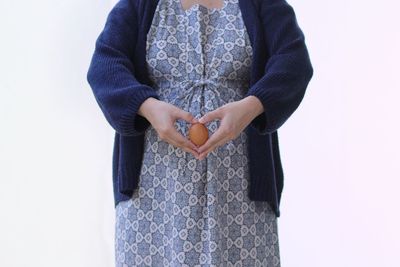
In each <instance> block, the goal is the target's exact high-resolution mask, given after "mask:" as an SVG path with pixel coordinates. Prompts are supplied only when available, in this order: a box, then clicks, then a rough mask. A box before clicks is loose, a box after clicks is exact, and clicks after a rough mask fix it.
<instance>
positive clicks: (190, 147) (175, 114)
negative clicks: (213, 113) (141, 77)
mask: <svg viewBox="0 0 400 267" xmlns="http://www.w3.org/2000/svg"><path fill="white" fill-rule="evenodd" d="M138 114H139V115H141V116H143V117H145V118H146V119H147V120H148V121H149V122H150V123H151V125H152V126H153V128H154V129H155V130H156V131H157V134H158V136H159V137H160V138H161V140H163V141H166V142H168V143H170V144H172V145H174V146H176V147H180V148H181V149H183V150H184V151H186V152H189V153H192V154H193V156H194V157H195V158H198V157H199V153H198V152H197V146H196V145H195V144H193V143H192V142H191V141H190V140H189V139H187V138H185V137H184V136H183V135H182V134H180V133H179V132H178V131H177V129H176V128H175V125H174V124H175V121H176V120H177V119H183V120H185V121H187V122H188V123H195V122H197V119H196V118H195V117H194V116H193V115H192V114H191V113H190V112H187V111H184V110H182V109H180V108H178V107H176V106H174V105H172V104H170V103H167V102H165V101H161V100H158V99H156V98H154V97H149V98H147V99H146V100H145V101H144V102H143V103H142V104H141V105H140V108H139V111H138Z"/></svg>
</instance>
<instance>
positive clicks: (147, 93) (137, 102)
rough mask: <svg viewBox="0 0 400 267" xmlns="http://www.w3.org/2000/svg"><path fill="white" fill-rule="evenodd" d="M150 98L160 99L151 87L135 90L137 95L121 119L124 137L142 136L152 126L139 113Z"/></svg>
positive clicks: (131, 98) (131, 100)
mask: <svg viewBox="0 0 400 267" xmlns="http://www.w3.org/2000/svg"><path fill="white" fill-rule="evenodd" d="M149 97H154V98H156V99H158V100H159V99H160V98H159V96H158V94H157V93H156V92H155V91H154V89H152V88H151V87H149V86H146V85H143V87H139V88H136V89H135V94H133V95H132V96H131V97H130V99H129V103H128V104H127V110H126V112H125V113H124V114H122V116H121V119H120V127H121V134H122V135H129V136H136V135H141V134H144V132H145V131H146V129H147V128H148V127H149V126H150V122H149V121H148V120H147V119H146V118H145V117H143V116H141V115H139V114H138V113H137V112H138V111H139V108H140V106H141V105H142V103H143V102H144V101H145V100H146V99H147V98H149Z"/></svg>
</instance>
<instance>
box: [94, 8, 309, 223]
mask: <svg viewBox="0 0 400 267" xmlns="http://www.w3.org/2000/svg"><path fill="white" fill-rule="evenodd" d="M157 4H158V0H119V2H118V3H116V5H115V6H114V7H113V8H112V9H111V11H110V13H109V14H108V16H107V20H106V23H105V26H104V29H103V30H102V31H101V33H100V35H99V36H98V38H97V40H96V43H95V49H94V53H93V57H92V59H91V62H90V66H89V70H88V73H87V80H88V83H89V85H90V87H91V88H92V91H93V93H94V96H95V99H96V101H97V103H98V105H99V107H100V109H101V111H102V112H103V114H104V116H105V118H106V120H107V121H108V123H109V124H110V125H111V126H112V127H113V129H114V130H115V137H114V148H113V158H112V162H113V174H112V176H113V189H114V191H113V192H114V200H115V202H114V204H115V206H116V205H117V204H118V202H120V201H121V200H127V199H129V198H130V197H132V193H133V191H134V190H135V189H136V188H137V187H138V181H139V179H138V178H139V175H140V170H141V165H142V159H143V151H144V150H143V148H144V147H143V145H144V132H145V130H146V129H147V127H149V125H150V123H149V121H147V120H146V119H145V118H144V117H142V116H141V115H139V114H137V111H138V109H139V107H140V105H141V104H142V102H143V101H144V100H146V99H147V98H148V97H154V98H156V99H159V97H158V95H157V94H156V92H155V90H154V89H153V88H152V87H151V82H150V80H149V77H148V75H147V72H146V71H147V69H146V61H145V55H146V50H145V49H146V35H147V32H148V30H149V28H150V25H151V22H152V18H153V15H154V11H155V8H156V6H157ZM239 6H240V9H241V12H242V16H243V19H244V23H245V26H246V29H247V31H248V33H249V37H250V41H251V45H252V47H253V64H252V66H251V77H250V86H249V89H248V92H247V94H246V96H249V95H253V96H256V97H258V98H259V99H260V100H261V102H262V104H263V106H264V112H263V113H261V114H260V115H258V116H257V117H256V118H254V120H253V121H252V122H251V123H250V124H249V125H248V126H247V127H246V128H245V131H246V133H247V135H248V152H249V172H250V184H249V191H248V196H249V198H250V199H251V200H254V201H268V202H269V204H270V205H271V207H272V209H273V210H274V212H275V214H276V216H277V217H279V216H280V209H279V204H280V200H281V194H282V189H283V170H282V164H281V159H280V154H279V145H278V133H277V130H278V128H279V127H280V126H282V125H283V123H284V122H285V121H286V120H287V119H288V118H289V117H290V116H291V114H292V113H293V112H294V111H295V110H296V109H297V107H298V106H299V104H300V102H301V101H302V99H303V97H304V94H305V90H306V88H307V86H308V83H309V81H310V80H311V77H312V75H313V68H312V65H311V62H310V57H309V54H308V51H307V47H306V44H305V37H304V34H303V32H302V30H301V29H300V27H299V25H298V23H297V19H296V15H295V12H294V10H293V8H292V6H291V5H289V4H288V3H287V2H286V1H285V0H239Z"/></svg>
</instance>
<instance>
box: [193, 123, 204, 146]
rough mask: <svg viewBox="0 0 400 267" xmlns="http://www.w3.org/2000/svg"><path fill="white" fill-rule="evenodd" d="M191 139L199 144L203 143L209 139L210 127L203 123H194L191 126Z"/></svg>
mask: <svg viewBox="0 0 400 267" xmlns="http://www.w3.org/2000/svg"><path fill="white" fill-rule="evenodd" d="M189 139H190V141H192V142H193V144H195V145H197V146H201V145H203V144H204V143H205V142H206V141H207V139H208V129H207V127H206V126H204V124H203V123H200V122H197V123H193V124H192V126H190V128H189Z"/></svg>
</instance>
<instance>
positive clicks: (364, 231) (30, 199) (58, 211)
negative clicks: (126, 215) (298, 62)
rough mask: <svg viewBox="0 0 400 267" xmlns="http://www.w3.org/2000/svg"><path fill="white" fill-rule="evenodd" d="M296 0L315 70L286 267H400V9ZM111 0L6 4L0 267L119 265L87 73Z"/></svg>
mask: <svg viewBox="0 0 400 267" xmlns="http://www.w3.org/2000/svg"><path fill="white" fill-rule="evenodd" d="M289 2H290V3H291V4H292V5H293V6H294V8H295V10H296V13H297V17H298V21H299V24H300V26H301V27H302V29H303V31H304V32H305V34H306V42H307V44H308V47H309V51H310V55H311V59H312V62H313V66H314V71H315V72H314V77H313V79H312V81H311V82H310V85H309V88H308V91H307V93H306V96H305V98H304V100H303V102H302V104H301V105H300V107H299V108H298V110H297V111H296V112H295V114H293V116H292V117H291V118H290V119H289V120H288V121H287V122H286V123H285V125H284V126H282V128H281V129H280V130H279V136H280V145H281V154H282V161H283V165H284V172H285V187H284V192H283V195H282V204H281V217H280V218H279V221H278V223H279V226H278V227H279V235H280V245H281V246H280V249H281V260H282V266H283V267H320V266H324V267H337V266H340V267H347V266H348V267H353V266H363V267H377V266H379V267H389V266H400V259H399V258H398V256H397V255H396V252H398V251H399V249H400V246H399V240H400V230H399V227H398V225H400V215H399V208H398V205H397V203H398V202H399V200H400V199H399V197H398V192H397V191H398V189H399V185H400V182H399V178H400V175H399V173H400V171H399V166H398V165H396V163H398V162H399V160H400V155H399V154H400V153H399V148H400V147H399V145H400V141H399V138H398V136H399V135H400V130H399V127H398V118H397V116H396V115H397V114H400V108H399V104H398V99H399V96H400V93H399V88H400V87H399V85H400V82H399V80H398V79H397V77H396V74H398V61H399V55H400V52H399V51H397V49H398V48H399V47H400V44H399V41H400V35H399V30H398V27H397V25H400V23H399V22H400V19H399V15H398V14H397V13H398V9H399V4H397V1H394V0H392V1H390V0H386V1H379V2H377V1H365V0H364V1H361V0H353V1H344V0H341V1H315V0H302V1H300V0H292V1H289ZM114 3H115V1H113V2H112V1H111V0H105V1H93V0H90V1H77V0H70V1H58V0H53V1H50V0H39V1H27V0H25V1H5V0H3V1H1V2H0V32H1V33H2V35H1V49H0V58H1V61H0V73H1V74H0V90H1V93H2V97H0V111H1V112H0V114H1V121H2V124H1V128H0V132H1V139H0V140H1V141H0V151H1V152H0V164H1V165H0V216H1V217H0V266H7V267H17V266H18V267H23V266H40V267H46V266H57V267H63V266H65V267H70V266H74V267H106V266H110V267H111V266H113V262H114V250H113V249H114V247H113V246H114V243H113V242H114V240H113V238H114V236H113V234H114V206H113V196H112V183H111V156H112V141H113V130H112V128H111V127H110V126H109V125H108V124H107V122H106V121H105V119H104V117H103V115H102V114H101V112H100V109H99V107H98V106H97V104H96V102H95V100H94V97H93V95H92V92H91V89H90V87H89V85H88V84H87V82H86V72H87V69H88V64H89V61H90V58H91V56H92V53H93V49H94V41H95V38H96V37H97V35H98V34H99V32H100V30H101V29H102V28H103V26H104V23H105V19H106V16H107V14H108V12H109V10H110V8H111V6H112V5H113V4H114ZM93 182H94V183H95V184H96V185H97V186H96V187H94V188H93V187H89V185H90V184H92V183H93Z"/></svg>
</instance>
